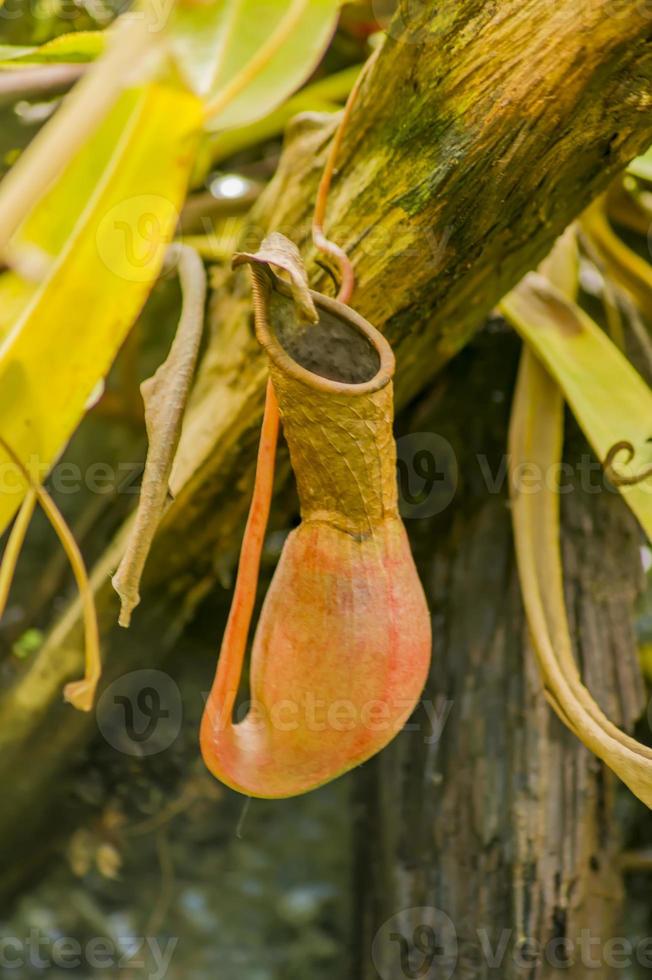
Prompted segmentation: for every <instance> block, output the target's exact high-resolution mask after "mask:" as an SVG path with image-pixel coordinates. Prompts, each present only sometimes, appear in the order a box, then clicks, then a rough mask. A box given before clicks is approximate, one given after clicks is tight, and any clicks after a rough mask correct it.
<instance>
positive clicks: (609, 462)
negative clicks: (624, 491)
mask: <svg viewBox="0 0 652 980" xmlns="http://www.w3.org/2000/svg"><path fill="white" fill-rule="evenodd" d="M620 453H627V459H626V461H625V462H626V463H631V461H632V460H633V459H634V456H635V455H636V450H635V449H634V447H633V445H632V444H631V442H627V441H626V440H623V441H621V442H616V443H615V444H614V445H613V446H612V447H611V449H610V450H609V452H608V453H607V455H606V457H605V461H604V470H605V473H606V474H607V476H608V477H609V479H610V480H611V482H612V483H613V485H614V486H615V487H633V486H636V484H637V483H642V482H643V480H647V479H648V477H651V476H652V466H648V468H647V469H646V470H643V472H642V473H637V474H636V475H635V476H627V475H626V474H624V473H619V472H618V470H616V469H615V467H614V465H613V464H614V460H615V458H616V456H618V455H620Z"/></svg>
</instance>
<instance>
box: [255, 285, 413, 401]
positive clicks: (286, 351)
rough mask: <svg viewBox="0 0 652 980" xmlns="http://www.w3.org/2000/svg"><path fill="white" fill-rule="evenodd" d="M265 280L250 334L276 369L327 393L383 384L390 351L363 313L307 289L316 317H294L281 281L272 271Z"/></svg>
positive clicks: (365, 390) (364, 390) (358, 391)
mask: <svg viewBox="0 0 652 980" xmlns="http://www.w3.org/2000/svg"><path fill="white" fill-rule="evenodd" d="M269 285H270V288H269V293H268V297H267V300H268V301H267V303H266V317H265V318H264V321H263V318H262V317H261V318H258V317H257V318H256V335H257V337H258V341H259V342H260V344H261V346H262V347H263V348H264V349H265V351H266V352H267V354H268V355H269V358H270V360H271V361H272V362H273V363H274V364H275V365H276V366H277V367H278V368H279V370H281V371H283V373H285V374H287V375H289V376H291V377H293V378H295V379H296V380H298V381H301V382H303V384H306V385H308V386H309V387H311V388H315V389H318V390H320V391H330V392H333V393H335V392H338V393H341V394H350V395H364V394H370V393H371V392H374V391H379V390H380V389H381V388H384V387H385V386H386V385H387V384H389V382H390V381H391V379H392V377H393V374H394V367H395V361H394V353H393V351H392V349H391V347H390V346H389V343H388V342H387V340H386V339H385V338H384V337H383V335H382V334H381V333H380V331H378V330H376V328H375V327H373V326H372V325H371V324H370V323H369V322H368V321H367V320H365V319H364V317H361V316H360V315H359V314H358V313H356V312H355V310H352V309H351V308H350V307H348V306H345V305H344V304H343V303H340V302H338V301H337V300H335V299H331V298H330V297H329V296H324V295H323V294H322V293H317V292H315V291H314V290H312V289H311V290H310V295H311V297H312V300H313V302H314V304H315V307H316V309H317V312H318V314H319V321H318V322H317V323H315V324H307V325H305V324H302V323H299V322H298V319H297V317H296V313H295V311H294V306H293V301H292V298H291V295H290V294H289V290H287V294H286V287H285V283H283V282H282V281H281V280H279V279H278V277H276V276H274V282H273V284H272V283H270V284H269Z"/></svg>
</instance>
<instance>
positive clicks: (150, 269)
mask: <svg viewBox="0 0 652 980" xmlns="http://www.w3.org/2000/svg"><path fill="white" fill-rule="evenodd" d="M202 116H203V107H202V105H201V103H200V102H199V100H198V99H196V98H195V97H194V96H192V95H189V94H188V93H186V92H183V91H180V90H179V89H175V88H172V87H169V86H166V85H162V84H155V83H152V84H148V85H146V86H142V87H139V88H137V89H130V90H127V91H126V92H125V93H124V94H123V95H122V96H121V97H120V98H119V100H118V101H117V103H116V104H115V106H114V107H113V109H112V110H111V111H110V112H109V114H108V116H107V118H106V119H105V120H104V121H103V123H102V124H101V125H100V127H99V128H98V129H97V130H96V132H95V133H94V134H93V135H92V136H91V137H90V139H89V140H88V141H87V143H86V144H85V145H84V146H83V148H82V149H81V150H80V151H79V152H78V154H77V155H76V157H75V158H74V159H73V160H72V162H71V163H70V164H69V166H68V168H67V169H66V170H65V171H64V173H63V175H62V176H61V177H60V179H59V181H58V182H57V184H55V186H54V187H53V188H52V190H51V191H50V192H49V193H48V194H47V195H46V196H45V197H44V198H43V199H42V200H41V202H40V203H39V205H38V206H37V208H36V209H35V211H34V213H33V215H32V217H31V218H29V219H28V220H27V221H26V222H25V223H24V225H23V227H22V228H21V229H19V231H18V233H17V234H16V236H15V237H14V239H12V243H11V245H12V257H15V258H16V259H17V268H18V269H19V270H20V269H22V268H23V267H29V268H32V267H34V268H36V269H40V268H45V269H46V270H47V271H46V275H45V278H44V279H43V280H42V281H41V282H40V284H39V285H38V286H37V287H36V288H32V289H31V290H30V288H29V286H25V287H24V289H25V290H26V291H27V292H28V293H31V295H30V296H29V299H28V302H27V305H26V307H25V308H24V309H23V312H22V314H21V315H20V317H19V318H18V320H17V321H16V322H15V323H14V325H13V326H12V328H11V329H10V331H9V332H8V334H7V335H6V336H5V337H4V340H3V342H2V344H1V346H0V435H2V437H3V438H4V439H5V440H6V442H7V443H8V444H9V446H11V448H12V449H13V450H14V452H15V453H16V454H17V455H18V457H19V458H20V460H21V461H22V462H23V463H24V465H25V466H26V467H27V469H28V470H29V472H31V473H32V474H34V475H35V476H36V477H38V478H39V479H41V480H42V478H43V476H44V474H45V473H47V471H48V470H49V469H50V468H51V466H52V464H53V463H54V462H55V461H56V459H57V457H58V456H59V454H60V452H61V451H62V449H63V447H64V446H65V444H66V442H67V441H68V439H69V438H70V436H71V435H72V433H73V432H74V430H75V428H76V426H77V425H78V424H79V422H80V420H81V418H82V416H83V414H84V409H85V405H86V403H87V400H88V398H89V396H90V395H91V393H92V391H93V389H94V388H95V386H96V384H97V382H98V380H99V379H100V378H102V377H104V375H105V374H106V373H107V371H108V369H109V367H110V365H111V363H112V361H113V359H114V357H115V355H116V353H117V351H118V349H119V347H120V345H121V344H122V342H123V340H124V338H125V336H126V334H127V332H128V330H129V328H130V327H131V325H132V323H133V322H134V320H135V319H136V317H137V315H138V313H139V311H140V309H141V307H142V306H143V304H144V302H145V300H146V298H147V295H148V293H149V291H150V289H151V286H152V284H153V282H154V281H155V279H156V277H157V276H158V274H159V271H160V268H161V264H162V262H163V257H164V254H165V250H166V247H167V243H168V241H169V240H170V238H171V237H172V234H173V232H174V228H175V225H176V221H177V217H178V212H179V209H180V206H181V204H182V202H183V198H184V194H185V190H186V185H187V181H188V176H189V173H190V170H191V167H192V164H193V160H194V155H195V152H196V146H197V141H198V138H199V133H200V128H201V122H202ZM98 161H99V164H100V166H99V169H100V171H101V172H100V174H99V175H98V172H97V170H98ZM81 192H83V193H81ZM14 286H15V281H14ZM0 326H1V324H0ZM0 474H1V475H2V493H1V494H0V531H2V530H3V529H4V527H6V525H7V523H8V521H9V520H10V519H11V517H12V515H13V513H14V512H15V510H16V508H17V507H18V505H19V504H20V502H21V500H22V498H23V496H24V493H25V490H26V484H25V481H24V479H23V478H22V477H21V475H20V474H18V473H16V472H15V468H13V467H12V466H11V464H10V463H9V460H8V458H7V456H6V455H5V454H4V453H0Z"/></svg>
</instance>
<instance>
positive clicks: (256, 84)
mask: <svg viewBox="0 0 652 980" xmlns="http://www.w3.org/2000/svg"><path fill="white" fill-rule="evenodd" d="M340 4H341V0H292V2H288V0H268V2H266V3H264V4H261V3H259V2H258V0H217V2H214V3H210V4H206V5H202V4H196V5H191V4H190V3H187V2H186V3H179V4H178V5H177V6H176V7H175V10H174V13H173V15H172V20H171V23H170V27H169V31H170V43H171V47H172V50H173V53H174V55H175V57H176V60H177V63H178V65H179V69H180V72H181V74H182V76H183V77H184V79H185V81H186V83H187V84H188V85H189V86H190V87H191V88H192V90H193V91H195V92H196V93H197V94H198V95H200V96H202V97H203V98H204V99H206V100H207V102H209V103H210V102H211V101H213V100H215V99H216V98H217V99H219V97H220V95H221V93H224V92H227V91H229V90H230V89H231V88H232V86H233V84H234V81H235V80H237V79H238V78H239V77H240V76H243V77H244V75H248V73H249V71H250V70H251V77H248V78H247V83H246V84H245V85H243V87H242V88H241V89H239V90H238V91H237V94H236V91H235V89H233V92H234V95H233V97H229V98H228V101H227V104H225V105H224V106H223V107H222V108H221V109H220V110H219V111H218V112H217V114H216V115H215V116H214V117H213V118H212V119H211V120H210V128H211V129H226V128H228V127H230V126H243V125H245V124H246V123H250V122H252V121H253V120H255V119H259V118H260V117H262V116H264V115H266V114H267V113H269V112H271V111H272V109H274V108H275V107H276V106H277V105H279V104H280V103H281V102H283V101H284V100H285V99H286V98H287V97H288V96H289V95H291V93H292V92H293V91H295V89H297V88H298V87H299V86H300V85H301V84H302V83H303V82H304V81H305V79H306V78H307V77H308V76H309V75H310V73H311V72H312V71H313V69H314V68H315V66H316V65H317V64H318V62H319V60H320V59H321V56H322V54H323V53H324V51H325V49H326V47H327V45H328V42H329V41H330V38H331V36H332V34H333V31H334V30H335V26H336V24H337V16H338V11H339V7H340ZM286 18H288V19H287V20H285V19H286ZM284 22H285V23H286V24H289V25H290V28H291V29H290V30H289V33H288V34H287V36H284V37H283V38H282V40H281V43H279V45H278V46H277V47H276V49H275V50H271V48H273V47H274V45H273V44H272V45H271V48H270V52H269V57H267V58H263V59H262V62H261V63H260V65H259V66H257V61H254V59H257V58H258V56H259V55H260V52H261V50H262V49H263V48H264V47H265V45H267V44H269V42H270V41H271V40H272V39H273V37H274V33H275V32H276V31H279V30H281V29H282V27H283V23H284ZM236 88H237V86H236Z"/></svg>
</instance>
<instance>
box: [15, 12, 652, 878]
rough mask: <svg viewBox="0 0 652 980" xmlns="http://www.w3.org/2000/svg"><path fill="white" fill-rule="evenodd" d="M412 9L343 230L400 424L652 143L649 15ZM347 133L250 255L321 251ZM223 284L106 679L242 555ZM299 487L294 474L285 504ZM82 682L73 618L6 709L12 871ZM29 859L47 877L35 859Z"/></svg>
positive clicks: (249, 346)
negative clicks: (320, 224)
mask: <svg viewBox="0 0 652 980" xmlns="http://www.w3.org/2000/svg"><path fill="white" fill-rule="evenodd" d="M405 9H406V10H408V9H409V14H410V16H409V18H408V20H407V21H406V22H405V23H404V22H402V20H401V17H400V16H399V18H398V19H397V21H396V23H395V26H394V28H393V30H392V31H391V32H390V36H389V37H388V40H387V44H386V48H385V50H384V52H383V53H382V55H381V57H380V58H379V60H378V62H377V64H376V67H375V70H374V72H373V74H372V75H371V76H370V77H369V79H368V80H367V82H366V84H365V85H364V87H363V90H362V94H361V99H360V102H359V105H358V106H357V108H356V110H355V112H354V114H353V117H352V120H351V126H350V130H349V134H348V136H347V138H346V140H345V144H344V147H343V153H342V157H341V161H340V177H339V179H338V180H337V181H336V183H335V186H334V189H333V193H332V198H331V201H330V205H329V222H328V225H327V229H326V230H327V232H328V233H330V234H331V236H332V237H334V238H337V239H338V240H339V241H340V242H341V243H342V244H343V245H344V246H345V247H347V248H348V249H349V250H350V252H351V255H352V258H353V260H354V262H355V265H356V270H357V275H358V287H357V290H356V294H355V300H354V302H355V305H356V306H357V308H358V309H359V311H360V312H361V313H362V314H363V315H364V316H366V317H367V318H368V319H370V320H371V321H372V322H373V323H375V324H376V325H377V326H379V327H380V329H382V330H383V331H384V332H385V333H386V334H387V336H388V337H389V339H390V340H391V341H392V343H393V344H394V346H395V349H396V354H397V362H398V373H397V399H398V404H399V406H400V405H401V404H405V403H406V401H407V400H408V399H409V398H410V397H411V396H412V395H414V394H415V393H416V392H417V391H418V390H419V389H421V388H422V387H424V386H425V385H426V384H427V383H428V382H429V381H430V380H431V379H432V378H433V377H434V375H435V374H436V372H437V371H438V370H439V369H440V368H441V366H442V365H443V364H444V363H445V362H446V360H447V359H449V358H450V357H451V356H452V355H453V354H454V353H455V352H456V351H458V350H459V349H460V348H461V347H462V346H463V345H464V344H465V343H466V341H467V340H468V339H469V337H470V336H471V335H472V334H473V332H474V331H475V330H476V329H477V328H478V327H479V326H480V324H481V323H482V321H483V318H484V316H485V315H486V313H487V312H488V311H489V310H490V309H491V307H492V306H493V304H494V303H495V302H496V301H497V300H498V299H499V298H500V296H501V295H502V294H503V293H504V292H505V291H506V290H507V289H508V288H509V287H511V286H512V285H513V284H514V283H515V282H516V281H517V280H518V279H519V278H520V277H521V276H522V275H523V274H524V273H525V272H526V271H527V270H528V269H530V268H531V267H532V266H533V265H534V264H535V263H536V262H537V261H538V260H539V259H540V258H541V257H542V256H543V255H544V254H545V253H546V252H547V251H548V249H549V247H550V245H551V243H552V241H553V240H554V238H555V237H556V236H557V235H558V234H559V233H560V232H561V231H562V229H563V228H564V227H565V226H566V225H567V224H568V222H569V221H570V220H571V219H572V218H573V217H574V216H575V215H576V214H577V213H578V212H579V211H580V210H581V209H582V208H583V207H584V206H585V205H586V204H587V203H588V202H589V201H590V200H591V198H592V197H594V196H595V195H596V194H597V193H598V192H599V191H601V190H602V189H603V188H604V187H605V186H606V185H607V183H608V182H609V180H610V179H611V177H612V176H613V174H614V173H616V172H617V171H618V170H619V169H621V168H622V166H623V165H624V164H625V163H626V162H627V161H628V160H629V159H630V158H631V157H632V156H633V155H634V154H635V153H637V152H638V151H640V150H642V149H643V148H644V147H645V146H646V145H647V144H648V143H649V142H650V141H652V114H651V113H650V111H649V110H650V96H649V82H650V78H651V77H652V46H651V45H650V44H649V39H650V37H652V20H650V19H649V17H648V16H647V12H646V10H645V9H644V8H642V7H641V5H638V4H628V5H621V4H612V3H611V2H610V0H586V2H582V3H580V4H578V3H577V0H559V2H556V3H551V2H548V0H500V2H489V0H473V2H466V3H464V4H435V3H434V2H432V3H430V2H424V3H422V4H418V5H412V4H408V5H406V8H405ZM332 130H333V122H332V121H327V122H324V121H323V120H322V121H321V122H319V123H318V124H317V123H315V121H313V122H311V123H306V122H304V124H302V125H300V126H296V127H295V128H294V132H293V135H292V138H291V139H290V140H289V142H288V146H287V149H286V152H285V154H284V157H283V160H282V163H281V166H280V169H279V172H278V175H277V177H276V178H275V180H274V181H273V182H272V184H271V186H270V187H269V188H268V190H267V191H266V193H265V194H264V195H263V198H262V199H261V201H260V202H259V205H258V206H257V207H256V209H255V212H254V215H253V218H252V224H251V234H250V239H251V238H253V241H251V240H250V239H249V240H248V241H247V242H245V243H243V244H246V245H248V246H252V245H255V244H257V243H258V240H259V239H260V237H262V234H263V233H264V232H266V231H267V230H270V229H277V230H281V231H284V232H285V233H286V234H288V233H289V234H290V235H291V236H292V237H293V238H294V239H295V240H296V241H297V242H298V243H299V244H300V245H302V246H305V244H306V241H307V237H308V225H309V217H310V212H311V208H312V203H313V200H314V191H315V187H316V183H317V180H318V177H319V174H320V172H321V168H322V165H323V162H324V156H325V150H326V147H327V144H328V140H329V138H330V136H331V134H332ZM217 280H218V284H219V291H218V295H217V302H216V307H215V313H214V323H215V326H214V330H213V334H212V336H211V339H210V343H209V346H208V349H207V351H206V354H205V357H204V361H203V364H202V367H201V370H200V374H199V378H198V380H197V384H196V387H195V392H194V399H193V404H192V408H191V411H190V413H189V417H188V421H187V424H186V426H185V429H184V435H183V438H182V444H181V447H180V454H179V459H178V465H177V466H176V470H175V474H174V475H173V490H174V492H175V500H174V502H173V504H172V505H171V506H170V508H169V510H168V512H167V515H166V518H165V520H164V524H163V527H162V530H161V533H160V534H159V537H158V539H157V542H156V545H155V548H154V552H153V554H152V557H151V560H150V563H149V567H148V570H147V573H146V578H145V581H144V583H143V586H144V587H143V592H142V595H143V602H142V606H141V607H140V609H139V610H138V611H137V612H136V615H135V617H134V626H133V627H132V631H131V633H130V634H125V632H124V631H118V630H117V629H116V628H115V627H114V626H113V624H114V621H115V617H116V604H115V599H114V597H113V596H112V594H111V591H110V585H109V582H108V578H109V573H110V572H111V571H113V570H115V568H116V566H117V560H118V558H119V555H120V553H121V544H120V542H119V541H118V542H116V545H115V547H114V548H113V549H112V551H111V552H110V553H107V555H106V556H105V557H104V559H103V560H102V561H101V562H100V563H99V565H98V567H97V568H96V571H95V582H96V584H97V590H98V602H99V606H100V614H101V621H102V626H103V630H104V633H105V642H104V649H105V654H106V659H107V662H108V665H109V666H108V671H107V678H110V677H111V676H114V675H115V674H117V673H120V672H122V671H124V670H125V669H129V668H130V667H133V666H142V662H143V659H144V656H145V658H146V659H147V658H148V659H149V662H150V663H155V662H160V660H161V659H162V657H163V655H164V653H165V651H166V650H169V648H170V647H171V645H172V644H173V643H174V639H175V637H176V636H177V635H178V629H179V627H180V625H181V624H182V623H183V621H184V619H185V618H187V617H188V616H189V615H191V614H192V610H193V609H194V608H195V607H196V604H197V602H198V601H199V599H200V598H201V596H202V595H204V594H205V593H206V590H207V589H210V588H211V587H212V586H213V584H214V583H215V582H216V581H218V580H220V579H223V578H224V576H225V575H228V574H229V573H230V572H231V570H232V568H233V564H234V561H235V556H236V554H237V543H238V540H239V535H240V531H241V527H242V520H243V515H244V511H245V508H246V504H247V498H248V494H249V490H250V487H251V477H252V462H253V458H254V452H255V445H256V432H257V426H258V423H259V420H260V414H261V410H262V395H263V388H264V367H263V363H262V359H261V357H260V356H259V354H258V352H257V350H256V345H255V343H254V341H253V335H252V330H251V324H250V319H249V316H250V314H249V300H248V287H247V284H246V281H245V279H244V278H243V277H241V276H238V277H231V276H230V274H226V273H225V274H220V275H219V276H218V277H217ZM316 281H318V277H317V278H316ZM321 282H322V285H323V284H324V278H323V276H322V279H321ZM287 472H288V470H287V465H282V466H281V472H280V475H279V482H281V481H282V480H283V479H285V478H286V477H287ZM143 652H144V654H143ZM81 660H82V656H81V631H80V628H79V621H78V614H77V610H76V609H72V610H70V611H69V612H68V613H67V614H66V615H65V617H64V618H63V619H62V620H61V621H60V622H59V623H58V625H57V627H56V629H55V630H54V632H53V633H52V635H51V636H50V638H49V640H48V643H47V644H46V645H45V646H44V648H43V649H42V650H41V652H40V654H39V655H38V657H37V658H35V659H34V661H33V662H32V663H30V664H29V666H28V667H27V668H26V669H24V670H23V671H22V672H21V674H20V676H17V677H15V678H13V679H10V680H11V681H12V682H11V683H9V685H8V689H7V690H6V692H5V694H4V696H3V698H2V700H1V701H0V777H1V778H2V781H3V785H4V786H10V787H11V792H10V794H6V795H5V798H4V799H3V807H2V812H1V814H0V841H2V851H3V852H4V854H5V855H7V854H11V853H13V852H15V850H16V848H18V847H26V845H28V843H29V842H30V841H33V839H34V835H35V833H37V832H38V829H39V828H40V827H42V826H43V823H44V821H45V820H47V817H48V812H49V808H51V807H52V806H53V805H55V804H56V790H57V786H58V783H59V776H60V773H61V772H62V770H64V769H65V767H66V766H67V765H69V763H70V761H71V753H72V752H74V748H75V746H77V745H83V742H84V739H85V738H87V737H88V736H89V735H90V734H92V732H93V729H94V725H93V719H92V718H84V717H82V716H79V715H76V714H75V713H74V712H73V711H72V710H71V709H70V708H69V707H65V706H63V705H62V703H61V697H60V691H61V687H62V685H63V683H64V682H65V681H66V680H69V679H71V678H73V677H75V676H78V675H79V672H80V668H81ZM29 853H30V854H32V855H33V857H34V860H35V861H36V862H38V851H37V850H36V851H35V850H34V849H33V848H31V849H30V851H29Z"/></svg>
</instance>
